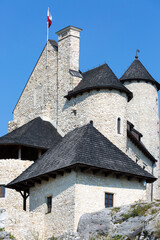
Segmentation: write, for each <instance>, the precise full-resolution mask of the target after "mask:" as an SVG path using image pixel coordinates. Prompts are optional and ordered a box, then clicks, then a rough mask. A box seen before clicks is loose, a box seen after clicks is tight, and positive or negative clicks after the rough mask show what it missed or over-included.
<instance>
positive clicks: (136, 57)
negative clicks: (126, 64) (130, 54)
mask: <svg viewBox="0 0 160 240" xmlns="http://www.w3.org/2000/svg"><path fill="white" fill-rule="evenodd" d="M138 52H140V50H139V49H137V50H136V56H135V59H138Z"/></svg>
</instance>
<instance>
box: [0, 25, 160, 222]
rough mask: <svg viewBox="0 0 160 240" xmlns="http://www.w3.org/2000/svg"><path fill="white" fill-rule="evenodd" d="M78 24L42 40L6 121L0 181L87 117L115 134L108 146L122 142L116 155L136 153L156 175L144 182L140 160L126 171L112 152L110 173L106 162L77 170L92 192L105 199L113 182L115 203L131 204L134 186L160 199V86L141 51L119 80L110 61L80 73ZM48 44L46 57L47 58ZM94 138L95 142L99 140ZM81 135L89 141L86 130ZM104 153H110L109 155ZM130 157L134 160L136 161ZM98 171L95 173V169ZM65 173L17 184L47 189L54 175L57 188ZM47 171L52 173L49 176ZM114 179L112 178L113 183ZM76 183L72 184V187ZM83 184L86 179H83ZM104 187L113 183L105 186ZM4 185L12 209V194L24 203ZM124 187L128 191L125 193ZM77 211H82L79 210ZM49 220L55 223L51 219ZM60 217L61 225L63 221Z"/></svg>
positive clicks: (137, 193)
mask: <svg viewBox="0 0 160 240" xmlns="http://www.w3.org/2000/svg"><path fill="white" fill-rule="evenodd" d="M81 30H82V29H80V28H76V27H73V26H68V27H66V28H64V29H62V30H60V31H58V32H57V35H58V44H57V42H56V41H54V40H48V43H47V45H48V47H47V46H45V47H44V49H43V51H42V53H41V55H40V57H39V59H38V61H37V63H36V65H35V67H34V69H33V71H32V73H31V75H30V77H29V79H28V82H27V84H26V86H25V87H24V89H23V92H22V94H21V95H20V98H19V100H18V102H17V104H16V106H15V108H14V111H13V116H14V118H13V121H10V122H9V123H8V130H9V134H7V135H5V136H4V137H1V138H0V169H3V171H0V178H1V184H3V186H5V185H6V184H7V183H9V182H10V181H12V180H13V179H14V178H16V177H17V176H19V175H20V174H21V173H22V172H23V171H24V170H25V169H26V168H27V167H29V166H30V165H31V164H32V166H33V165H34V162H36V161H37V159H38V158H39V157H40V156H41V155H43V154H44V153H45V152H46V151H47V150H48V149H49V148H51V147H52V146H53V143H54V146H56V144H57V142H59V141H61V139H64V138H63V136H64V135H66V134H67V133H68V132H70V131H71V130H74V129H75V128H77V127H81V126H83V125H87V124H88V123H89V122H90V123H92V124H91V125H93V126H94V128H96V130H94V131H97V130H98V131H99V132H100V133H102V134H103V135H104V136H105V137H106V138H107V139H109V140H110V141H111V146H112V145H113V144H114V145H115V146H116V147H118V148H119V149H120V150H121V151H119V149H118V152H119V155H123V156H124V153H125V155H127V156H125V157H127V159H129V158H131V159H129V161H131V160H133V161H134V162H136V163H137V164H138V165H140V166H141V168H140V167H139V166H138V167H139V168H140V169H141V170H142V168H143V170H146V171H147V172H148V173H150V174H151V175H153V176H152V180H148V182H147V183H146V182H145V181H144V179H145V178H144V176H143V174H142V175H138V177H137V175H136V173H135V172H136V167H137V164H135V163H134V164H135V165H134V164H133V165H132V164H131V166H135V168H134V171H133V172H132V169H133V168H132V169H130V171H131V174H130V175H127V174H126V173H125V174H124V172H125V171H124V172H123V171H122V170H121V171H119V172H117V170H116V168H115V166H114V164H112V159H111V163H110V164H111V165H112V168H113V169H112V170H113V172H111V174H110V173H109V174H110V175H109V176H108V172H107V173H104V172H103V170H102V169H101V170H100V171H99V170H98V172H99V175H97V176H96V175H95V174H93V176H92V177H91V178H89V179H88V178H87V177H88V176H86V175H85V173H82V172H81V173H80V172H79V173H78V174H79V176H81V174H82V175H84V178H86V183H85V184H86V185H87V184H88V181H90V180H91V184H90V185H92V184H93V182H94V184H93V185H94V187H96V189H95V192H94V194H95V195H94V196H96V194H97V193H98V194H99V192H98V191H101V197H102V198H103V195H104V189H107V190H105V191H108V188H109V187H111V189H112V195H113V194H115V196H116V197H115V199H116V201H117V202H116V201H115V202H116V206H118V204H119V202H120V204H124V203H125V204H126V202H125V199H123V198H125V197H126V196H127V197H126V199H127V198H128V199H127V200H128V201H129V203H130V202H131V201H132V190H133V195H134V194H135V196H134V197H135V198H134V201H135V200H139V199H143V200H147V201H152V200H153V199H160V189H159V182H158V181H155V177H156V178H158V170H159V113H158V94H157V91H158V90H159V89H160V85H159V83H158V82H157V81H155V80H154V79H153V77H152V76H151V75H150V74H149V73H148V71H147V70H146V69H145V67H144V66H143V65H142V63H141V62H140V61H139V60H138V58H136V59H135V60H134V61H133V63H132V64H131V66H130V67H129V68H128V70H127V71H126V72H125V73H124V74H123V76H122V77H121V78H120V79H118V78H117V77H116V76H115V74H114V73H113V72H112V70H111V69H110V68H109V66H108V65H107V64H103V65H101V66H99V67H96V68H94V69H91V70H89V71H87V72H84V73H82V72H81V71H80V70H79V46H80V32H81ZM47 49H48V54H47V55H48V61H47V65H46V51H47ZM93 126H92V127H93ZM92 127H91V126H89V129H90V128H91V129H92ZM87 128H88V127H87ZM14 130H15V131H14ZM100 135H101V134H100ZM98 136H99V135H98ZM23 137H24V139H23ZM92 140H93V141H94V139H92ZM88 141H89V140H88ZM83 142H84V145H85V136H84V139H83ZM97 142H98V140H97ZM96 144H98V143H96ZM96 144H95V147H96ZM82 145H83V144H82ZM82 145H81V146H82ZM115 146H114V147H115ZM114 147H113V149H112V151H113V152H114V151H115V150H114V149H115V148H114ZM116 149H117V148H116ZM122 152H123V153H122ZM73 155H74V154H73ZM77 156H78V154H77ZM116 156H117V155H116ZM42 157H43V156H42ZM105 157H106V152H105ZM128 157H129V158H128ZM97 158H98V157H97ZM107 158H108V159H109V154H108V155H107ZM120 158H121V157H120ZM117 159H118V157H117ZM23 160H25V161H23ZM118 160H120V161H119V163H120V166H121V167H122V168H125V166H123V157H122V158H121V159H118ZM133 161H131V162H132V163H133ZM36 163H37V162H36ZM127 164H128V162H127ZM93 165H94V163H93ZM8 166H9V167H10V168H8ZM17 166H18V168H17ZM32 166H31V167H32ZM8 169H10V171H11V174H9V177H6V176H8V175H7V174H8ZM67 170H68V172H67V173H65V170H64V173H63V172H62V171H59V172H58V174H57V175H61V176H64V178H65V177H66V179H67V178H70V175H69V173H71V176H72V175H74V178H75V179H76V180H75V181H77V176H78V175H77V173H76V172H74V171H72V170H71V169H67ZM124 170H125V169H124ZM143 170H142V171H143ZM87 171H88V172H89V174H90V172H91V171H92V170H91V169H89V170H87ZM94 171H95V169H94ZM95 172H97V169H96V171H95ZM66 174H68V175H66ZM100 174H101V175H100ZM104 175H105V176H104ZM61 176H58V177H56V174H55V173H52V174H50V175H43V176H42V177H41V176H40V177H39V178H36V179H30V180H29V181H26V182H24V183H22V184H21V183H20V184H19V187H20V188H21V187H22V188H23V187H24V188H25V189H26V187H28V186H29V187H34V186H37V185H36V184H40V185H39V186H38V188H40V189H41V188H42V189H43V184H44V185H45V183H44V181H47V184H50V183H51V182H52V180H55V178H56V181H55V182H54V181H53V186H54V188H55V187H57V188H58V185H56V183H58V181H60V182H61V180H62V182H63V181H65V180H64V179H61ZM139 176H140V178H139ZM106 177H107V181H108V182H107V184H106ZM49 178H53V179H52V180H51V179H50V180H49ZM46 179H47V180H46ZM95 179H99V180H98V181H97V182H98V185H96V184H97V183H96V184H95V181H96V180H95ZM131 179H132V180H133V181H132V180H131ZM48 180H49V181H48ZM80 180H82V182H83V179H81V178H80ZM92 180H93V182H92ZM34 181H35V182H34ZM101 181H102V182H103V184H104V186H103V187H102V188H100V187H99V186H100V185H101ZM154 181H155V182H154ZM112 182H113V183H114V184H115V185H114V184H113V185H112ZM153 182H154V183H153ZM1 184H0V186H1ZM27 184H28V185H27ZM54 184H55V185H54ZM76 184H77V182H76ZM76 184H75V185H76ZM119 184H120V185H119ZM75 185H73V186H74V187H75ZM79 185H81V186H82V185H83V184H79ZM86 185H85V187H86ZM110 185H111V186H110ZM69 186H70V182H69ZM106 186H107V187H108V186H109V187H108V188H107V187H106ZM74 187H73V188H74ZM78 187H79V186H78ZM15 189H16V188H15ZM47 189H48V187H47ZM85 189H87V188H85ZM88 189H89V188H88ZM117 189H118V190H117ZM16 190H17V189H16ZM34 190H35V189H34V188H33V191H32V189H31V191H30V192H31V193H33V192H34ZM87 191H88V190H87ZM114 191H115V192H114ZM6 192H7V196H8V197H7V198H6V199H2V198H1V199H0V204H1V203H2V204H1V206H3V207H4V208H9V206H11V203H12V202H13V201H14V202H16V204H14V208H15V209H16V210H20V208H21V202H22V199H21V197H20V196H18V194H19V193H16V194H15V190H13V189H6ZM24 192H25V191H24ZM42 192H43V191H42ZM42 192H40V194H41V193H42ZM73 192H74V191H73ZM73 192H72V194H71V197H73V199H74V197H75V195H74V194H73ZM82 192H83V191H82ZM124 192H125V194H127V195H125V196H123V193H124ZM128 193H129V195H128ZM36 194H39V192H38V193H37V192H36V191H35V194H33V195H32V198H31V199H34V197H35V199H37V196H38V195H37V196H36ZM60 194H61V189H60ZM75 194H76V191H75ZM91 194H92V192H91ZM62 195H63V194H62ZM82 195H83V194H82ZM23 197H24V195H23ZM25 197H26V196H25ZM43 197H44V196H42V195H41V196H40V197H39V200H42V199H43ZM81 197H83V196H80V199H81ZM94 198H95V197H94ZM15 199H16V201H15ZM55 199H56V197H55ZM63 199H64V196H63V197H62V199H61V200H62V202H63ZM66 199H67V200H68V195H66ZM25 200H26V199H25ZM101 200H102V199H101V198H99V203H98V204H97V206H98V210H99V208H100V207H101V208H102V207H103V206H104V205H103V201H101ZM55 201H56V200H55ZM87 201H88V200H86V202H87ZM100 201H101V204H100ZM118 201H119V202H118ZM35 203H36V201H35V202H34V201H33V202H32V203H30V206H32V205H34V204H35ZM127 203H128V202H127ZM44 204H45V203H44V201H43V205H44ZM58 204H59V201H58ZM35 205H36V204H35ZM77 205H78V204H77ZM82 205H83V204H82ZM84 205H85V204H84ZM73 206H75V204H73ZM92 206H93V208H92V211H93V210H94V207H95V203H94V202H92ZM43 207H44V206H43ZM67 207H68V208H70V205H69V206H68V205H67ZM25 208H28V203H26V202H25ZM84 209H85V208H84ZM84 209H83V206H82V209H80V212H81V213H83V211H84ZM87 209H88V206H87ZM80 212H79V213H78V214H79V215H80ZM10 213H11V215H12V216H13V213H12V209H10ZM23 214H24V213H23ZM67 214H68V213H67ZM42 215H43V214H42ZM79 215H78V216H79ZM42 217H43V220H44V222H45V221H46V219H47V216H45V215H44V216H42ZM54 217H55V215H53V219H54ZM36 219H37V216H36ZM78 219H79V217H77V219H76V224H77V223H78ZM47 221H48V223H50V222H51V221H50V218H49V219H48V220H47ZM67 221H68V220H67ZM35 222H37V220H36V221H35ZM56 224H58V226H59V221H57V223H56Z"/></svg>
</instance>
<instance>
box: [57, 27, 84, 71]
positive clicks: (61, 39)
mask: <svg viewBox="0 0 160 240" xmlns="http://www.w3.org/2000/svg"><path fill="white" fill-rule="evenodd" d="M81 30H82V29H80V28H77V27H73V26H68V27H65V28H63V29H62V30H60V31H58V32H57V33H56V34H57V35H58V60H59V67H61V64H62V65H63V66H64V67H65V70H67V71H69V69H71V70H75V71H79V40H80V32H81Z"/></svg>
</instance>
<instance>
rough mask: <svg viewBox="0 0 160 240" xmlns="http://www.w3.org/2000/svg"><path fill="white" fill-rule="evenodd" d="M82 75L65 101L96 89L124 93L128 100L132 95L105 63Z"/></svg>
mask: <svg viewBox="0 0 160 240" xmlns="http://www.w3.org/2000/svg"><path fill="white" fill-rule="evenodd" d="M82 75H83V79H82V80H81V81H80V83H79V84H78V85H77V86H76V87H75V88H74V89H73V90H72V91H70V92H68V94H67V96H65V97H66V98H67V99H70V98H71V97H75V96H76V95H77V94H82V93H84V92H87V91H90V90H97V89H116V90H119V91H122V92H125V93H126V94H127V96H128V100H130V99H131V98H132V93H131V92H130V91H129V90H128V89H127V88H126V87H125V86H123V84H122V83H121V82H120V81H119V79H118V78H117V77H116V76H115V74H114V73H113V72H112V70H111V69H110V68H109V66H108V65H107V64H106V63H105V64H103V65H101V66H99V67H97V68H94V69H92V70H90V71H87V72H85V73H83V74H82Z"/></svg>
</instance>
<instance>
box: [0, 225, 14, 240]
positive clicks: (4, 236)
mask: <svg viewBox="0 0 160 240" xmlns="http://www.w3.org/2000/svg"><path fill="white" fill-rule="evenodd" d="M10 239H14V240H16V239H15V237H14V236H12V235H11V234H10V233H8V232H6V231H5V230H4V229H3V228H0V240H10Z"/></svg>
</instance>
